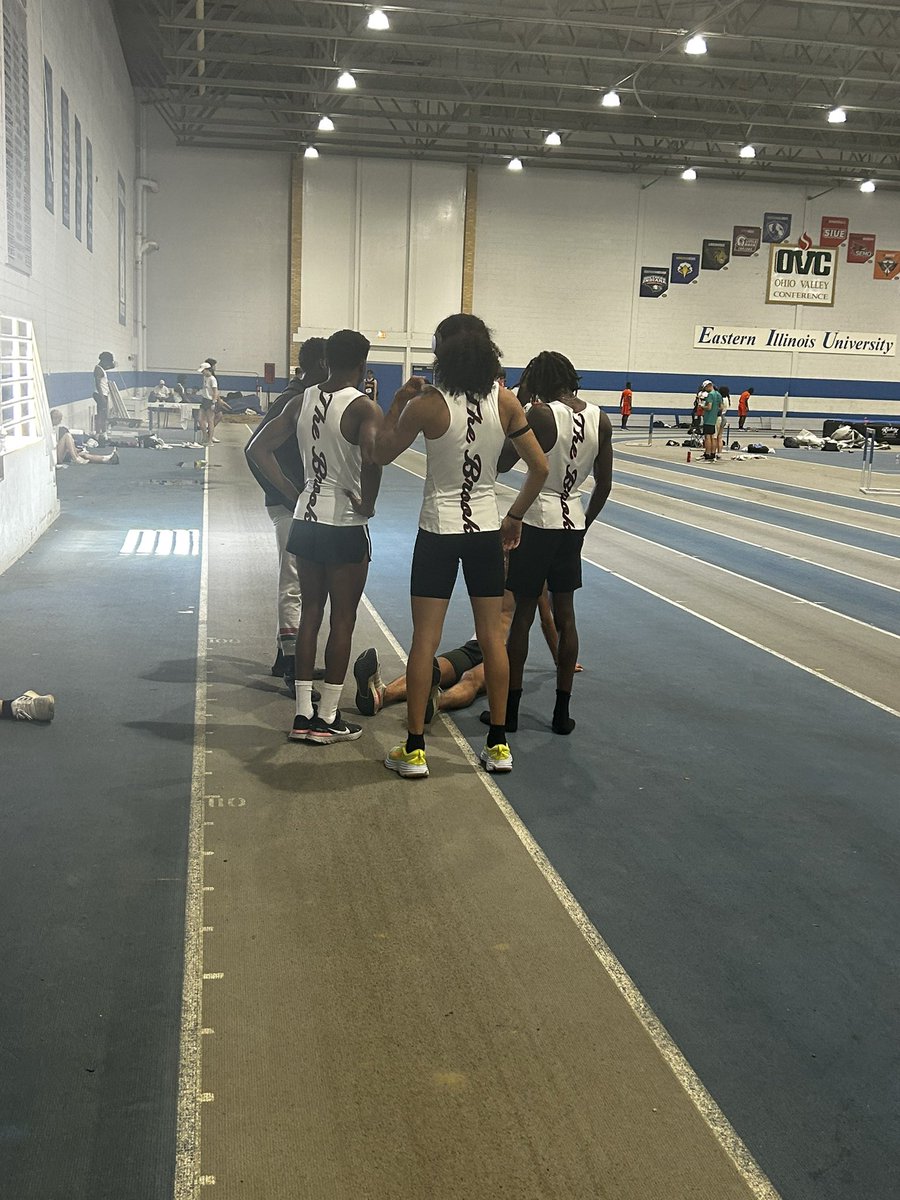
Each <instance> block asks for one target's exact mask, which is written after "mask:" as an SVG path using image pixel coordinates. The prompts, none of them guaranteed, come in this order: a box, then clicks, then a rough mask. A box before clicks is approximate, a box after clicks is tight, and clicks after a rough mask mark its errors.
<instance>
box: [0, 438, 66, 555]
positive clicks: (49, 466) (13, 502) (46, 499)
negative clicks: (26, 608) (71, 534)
mask: <svg viewBox="0 0 900 1200" xmlns="http://www.w3.org/2000/svg"><path fill="white" fill-rule="evenodd" d="M3 476H4V477H3V479H2V480H0V510H2V513H3V519H2V521H0V575H2V574H3V572H4V571H5V570H6V568H7V567H9V566H11V565H12V564H13V563H14V562H15V561H16V560H17V559H18V558H19V557H20V556H21V555H23V554H24V553H25V551H26V550H27V549H28V548H29V547H30V546H31V545H32V544H33V543H34V542H35V541H36V540H37V539H38V538H39V537H40V536H41V534H42V533H43V532H44V530H45V529H49V527H50V526H51V525H52V524H53V522H54V521H55V520H56V518H57V516H58V515H59V500H58V499H57V496H56V467H55V464H54V463H53V462H52V460H51V457H50V454H49V451H48V447H47V442H46V440H45V439H41V441H37V442H30V443H28V444H27V445H23V446H18V447H17V448H15V449H10V450H8V451H7V452H6V453H5V454H3Z"/></svg>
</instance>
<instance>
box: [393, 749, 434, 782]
mask: <svg viewBox="0 0 900 1200" xmlns="http://www.w3.org/2000/svg"><path fill="white" fill-rule="evenodd" d="M384 765H385V766H386V767H387V769H388V770H389V771H396V772H397V774H398V775H402V776H403V778H404V779H416V778H419V779H424V777H425V776H426V775H427V774H428V763H427V762H426V761H425V751H424V750H409V751H407V749H406V746H405V745H403V744H402V743H401V745H399V746H395V747H394V748H393V750H390V751H389V752H388V754H387V756H386V757H385V760H384Z"/></svg>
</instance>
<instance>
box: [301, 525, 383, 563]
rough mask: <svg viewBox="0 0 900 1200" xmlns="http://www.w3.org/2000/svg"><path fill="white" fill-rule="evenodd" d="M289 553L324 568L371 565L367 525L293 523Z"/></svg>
mask: <svg viewBox="0 0 900 1200" xmlns="http://www.w3.org/2000/svg"><path fill="white" fill-rule="evenodd" d="M287 550H288V553H289V554H296V556H297V557H298V558H302V559H304V560H305V561H306V562H312V563H318V564H319V566H324V567H340V566H346V565H347V564H348V563H361V562H371V561H372V543H371V542H370V541H369V529H368V526H366V525H323V524H322V522H321V521H292V522H291V531H290V533H289V534H288V540H287Z"/></svg>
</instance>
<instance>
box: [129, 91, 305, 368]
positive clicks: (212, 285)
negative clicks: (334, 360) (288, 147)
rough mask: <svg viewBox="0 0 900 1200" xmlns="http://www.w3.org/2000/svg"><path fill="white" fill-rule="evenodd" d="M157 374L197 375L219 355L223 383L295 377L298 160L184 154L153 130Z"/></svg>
mask: <svg viewBox="0 0 900 1200" xmlns="http://www.w3.org/2000/svg"><path fill="white" fill-rule="evenodd" d="M147 129H148V137H147V149H146V158H145V163H146V170H147V173H148V175H149V176H150V178H152V179H155V180H156V182H157V183H158V184H159V191H158V193H156V194H152V193H151V194H149V195H148V197H147V217H148V225H147V233H148V236H149V237H150V238H151V239H152V240H153V241H156V242H158V243H159V250H158V251H157V252H156V253H153V254H151V255H149V256H148V258H147V260H146V270H147V289H148V322H147V355H146V360H147V361H146V366H147V367H148V369H159V370H163V369H168V370H171V369H173V368H178V369H180V370H187V371H193V370H194V369H195V368H196V367H197V366H198V365H199V364H200V362H201V361H202V360H203V358H204V357H205V356H206V355H208V354H211V355H212V356H213V357H214V358H217V359H218V360H219V361H218V370H219V373H220V374H221V375H228V374H229V373H231V372H234V373H243V372H252V371H259V372H260V373H261V372H262V368H263V363H265V362H274V363H276V365H277V367H278V370H279V372H280V373H281V374H284V373H285V369H286V367H287V364H286V362H285V346H286V342H287V338H286V333H287V328H288V271H289V266H290V185H291V176H290V157H289V156H288V155H283V154H271V153H262V152H259V153H257V152H253V151H243V150H221V151H220V150H203V149H189V148H184V147H179V146H176V144H175V139H174V138H173V136H172V134H171V133H170V132H169V130H168V129H167V127H166V126H165V125H164V124H163V122H162V120H161V119H160V118H159V117H158V116H156V114H155V113H154V114H151V115H150V116H149V117H148V121H147Z"/></svg>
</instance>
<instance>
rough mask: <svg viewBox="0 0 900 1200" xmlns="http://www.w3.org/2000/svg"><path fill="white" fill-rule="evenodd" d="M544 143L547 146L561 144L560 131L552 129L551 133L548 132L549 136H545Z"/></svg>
mask: <svg viewBox="0 0 900 1200" xmlns="http://www.w3.org/2000/svg"><path fill="white" fill-rule="evenodd" d="M544 145H545V146H561V145H562V138H561V137H560V136H559V134H558V133H555V132H554V131H553V130H551V131H550V133H548V134H547V136H546V137H545V138H544Z"/></svg>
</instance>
